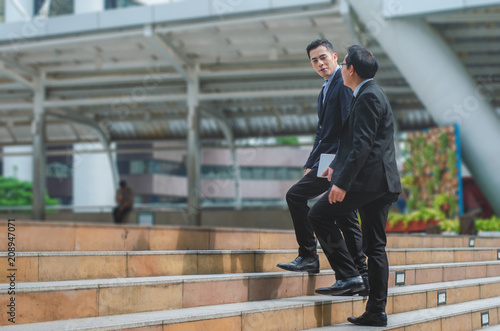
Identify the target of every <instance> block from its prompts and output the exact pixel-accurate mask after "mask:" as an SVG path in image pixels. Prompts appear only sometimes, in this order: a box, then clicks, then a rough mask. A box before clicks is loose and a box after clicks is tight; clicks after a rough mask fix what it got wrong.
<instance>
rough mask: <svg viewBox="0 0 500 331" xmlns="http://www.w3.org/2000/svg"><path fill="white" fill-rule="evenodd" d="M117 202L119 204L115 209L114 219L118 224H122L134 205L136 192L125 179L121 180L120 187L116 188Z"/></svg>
mask: <svg viewBox="0 0 500 331" xmlns="http://www.w3.org/2000/svg"><path fill="white" fill-rule="evenodd" d="M116 203H117V204H118V205H117V206H116V207H115V208H114V209H113V219H114V222H115V223H116V224H120V223H123V220H124V219H125V216H127V214H128V213H130V211H131V210H132V208H133V207H134V192H133V191H132V189H131V188H130V187H128V186H127V182H126V181H124V180H121V181H120V188H118V189H117V190H116Z"/></svg>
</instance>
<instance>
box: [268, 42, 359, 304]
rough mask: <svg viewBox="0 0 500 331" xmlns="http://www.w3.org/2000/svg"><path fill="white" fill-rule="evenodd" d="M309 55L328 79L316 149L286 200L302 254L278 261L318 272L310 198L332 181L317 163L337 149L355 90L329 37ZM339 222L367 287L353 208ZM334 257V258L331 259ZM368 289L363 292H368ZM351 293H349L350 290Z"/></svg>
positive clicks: (288, 267) (311, 47)
mask: <svg viewBox="0 0 500 331" xmlns="http://www.w3.org/2000/svg"><path fill="white" fill-rule="evenodd" d="M306 50H307V55H308V57H309V59H310V61H311V65H312V67H313V68H314V70H316V72H317V73H318V74H319V75H320V76H321V77H323V78H324V79H325V81H324V83H323V88H322V90H321V93H320V95H319V97H318V118H319V120H318V125H317V128H316V138H315V141H314V145H313V149H312V151H311V153H310V155H309V158H308V159H307V162H306V164H305V166H304V176H303V177H302V179H301V180H300V181H299V182H297V183H296V184H295V185H294V186H292V188H290V190H289V191H288V192H287V195H286V201H287V203H288V207H289V209H290V213H291V216H292V220H293V225H294V228H295V235H296V238H297V242H298V244H299V256H298V257H297V258H296V259H295V260H294V261H292V262H289V263H279V264H278V267H280V268H282V269H285V270H289V271H299V272H300V271H307V272H311V273H318V272H319V259H318V254H317V252H316V238H315V236H314V231H313V229H312V227H311V224H310V223H309V220H308V218H307V214H308V212H309V207H308V205H307V201H308V200H310V199H312V198H315V197H317V196H319V195H320V194H323V193H325V192H326V191H327V190H328V188H329V187H330V184H329V182H328V180H327V179H326V178H321V177H318V176H317V175H318V163H319V159H320V155H321V154H322V153H327V154H335V153H337V148H338V140H339V137H340V131H341V128H342V125H343V123H344V121H345V119H346V118H347V116H348V113H349V107H350V104H351V100H352V90H351V89H350V88H348V87H346V86H345V85H344V82H343V79H342V75H341V73H340V72H341V70H340V67H339V66H338V64H337V54H336V53H334V51H333V46H332V44H331V43H330V42H329V41H328V40H326V39H319V40H315V41H313V42H312V43H310V44H309V45H308V46H307V48H306ZM341 224H342V225H341V226H340V228H341V230H342V232H343V234H344V237H345V242H346V243H347V249H348V250H349V252H350V254H351V255H352V258H353V260H354V263H355V264H356V266H357V268H358V271H359V272H360V274H362V275H364V276H365V279H366V283H367V284H366V287H367V288H368V268H367V266H366V257H365V255H364V254H363V247H362V238H361V229H360V227H359V223H358V218H357V216H356V213H355V212H354V211H353V212H351V213H348V214H346V215H345V216H344V217H343V222H342V223H341ZM332 262H333V261H331V263H332ZM367 292H368V291H365V293H361V294H364V295H367V294H368V293H367ZM347 294H350V293H347Z"/></svg>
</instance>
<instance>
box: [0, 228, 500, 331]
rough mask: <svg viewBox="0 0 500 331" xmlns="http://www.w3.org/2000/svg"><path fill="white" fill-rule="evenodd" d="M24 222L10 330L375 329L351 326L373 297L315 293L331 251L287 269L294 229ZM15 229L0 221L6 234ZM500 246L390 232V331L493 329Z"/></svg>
mask: <svg viewBox="0 0 500 331" xmlns="http://www.w3.org/2000/svg"><path fill="white" fill-rule="evenodd" d="M15 224H16V225H15V235H16V237H15V247H16V252H15V258H16V260H15V269H16V271H15V273H16V277H15V292H16V293H15V295H14V296H13V295H10V294H9V293H8V292H9V287H12V284H10V283H9V281H10V280H9V279H8V278H7V277H1V278H0V305H1V306H2V307H4V308H3V309H4V312H3V313H2V315H1V316H2V317H1V318H0V330H1V329H12V330H37V331H38V330H151V331H156V330H259V331H260V330H306V329H318V330H330V329H332V330H343V329H349V330H360V329H363V330H369V329H370V328H360V327H356V326H352V325H349V323H346V319H347V317H349V316H357V315H359V314H361V313H362V312H363V311H364V306H365V304H366V298H363V297H359V296H356V297H333V296H321V295H314V290H315V289H316V288H318V287H323V286H329V285H331V284H333V282H334V275H333V272H332V271H331V270H330V269H328V268H329V265H328V262H327V261H326V258H325V256H324V255H323V254H322V253H321V254H320V259H321V261H320V263H321V267H322V268H323V269H322V271H321V273H320V274H318V275H308V274H307V273H292V272H284V271H282V270H281V269H278V268H276V266H275V265H276V263H279V262H283V261H290V260H292V259H294V258H295V257H296V254H297V250H296V242H295V235H294V234H293V232H292V231H283V230H276V231H273V230H255V229H235V228H231V229H229V228H186V227H172V226H170V227H168V226H153V227H147V226H134V225H124V226H115V225H98V224H89V223H86V224H83V223H61V222H21V221H16V222H15ZM7 228H8V227H7V222H5V221H3V222H0V237H1V238H7ZM2 242H4V241H3V240H2ZM470 246H474V247H470ZM499 247H500V238H484V237H476V238H470V237H463V236H458V237H457V236H437V235H432V236H431V235H428V236H425V235H389V242H388V257H389V263H390V266H391V267H390V279H389V285H390V289H389V298H388V306H387V313H388V314H390V316H389V325H388V327H387V328H386V329H391V330H478V329H481V328H482V327H483V325H484V324H486V323H485V322H486V320H487V321H488V323H487V324H488V325H489V326H490V328H489V329H490V330H492V329H494V327H492V326H495V325H498V324H500V250H499ZM0 250H1V253H0V261H1V263H0V265H2V266H3V267H2V268H3V270H4V273H5V274H7V275H8V272H7V269H9V268H10V267H8V264H7V263H8V262H9V261H8V253H7V245H4V244H2V247H0ZM11 255H12V254H11ZM11 297H14V298H15V303H16V310H15V312H16V319H15V321H16V324H12V323H10V322H9V321H8V318H9V315H8V314H7V311H8V309H9V308H8V307H7V304H8V303H9V300H11V299H10V298H11ZM486 314H487V315H486ZM373 329H374V330H375V329H376V330H381V329H384V328H373Z"/></svg>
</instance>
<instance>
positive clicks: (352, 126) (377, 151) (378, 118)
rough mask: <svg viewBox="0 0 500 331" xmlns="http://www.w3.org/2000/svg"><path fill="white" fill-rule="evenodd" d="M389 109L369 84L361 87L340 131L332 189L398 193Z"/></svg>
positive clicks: (372, 83)
mask: <svg viewBox="0 0 500 331" xmlns="http://www.w3.org/2000/svg"><path fill="white" fill-rule="evenodd" d="M393 121H394V120H393V114H392V109H391V105H390V104H389V100H388V99H387V96H386V95H385V93H384V92H383V91H382V89H381V88H380V87H379V86H378V85H377V84H376V83H375V82H374V81H373V80H372V81H369V82H367V83H365V84H364V85H363V86H361V89H360V90H359V93H358V95H357V97H356V98H355V99H354V100H353V103H352V107H351V111H350V112H349V116H348V118H347V121H346V123H345V124H344V126H343V127H342V133H341V137H340V147H339V152H338V153H337V157H336V158H335V160H334V161H333V163H332V168H333V169H334V171H333V176H332V181H331V183H332V185H333V184H335V185H337V186H338V187H340V188H341V189H344V190H346V191H348V192H387V191H389V192H393V193H400V192H401V183H400V180H399V172H398V169H397V165H396V152H395V147H394V122H393Z"/></svg>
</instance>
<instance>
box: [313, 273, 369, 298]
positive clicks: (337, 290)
mask: <svg viewBox="0 0 500 331" xmlns="http://www.w3.org/2000/svg"><path fill="white" fill-rule="evenodd" d="M365 289H366V287H365V284H363V278H361V276H356V277H349V278H344V279H338V280H337V282H336V283H335V284H333V285H332V286H330V287H322V288H318V289H317V290H316V293H318V294H327V295H342V294H344V293H347V292H349V293H352V294H356V293H358V292H361V291H363V290H365Z"/></svg>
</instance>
